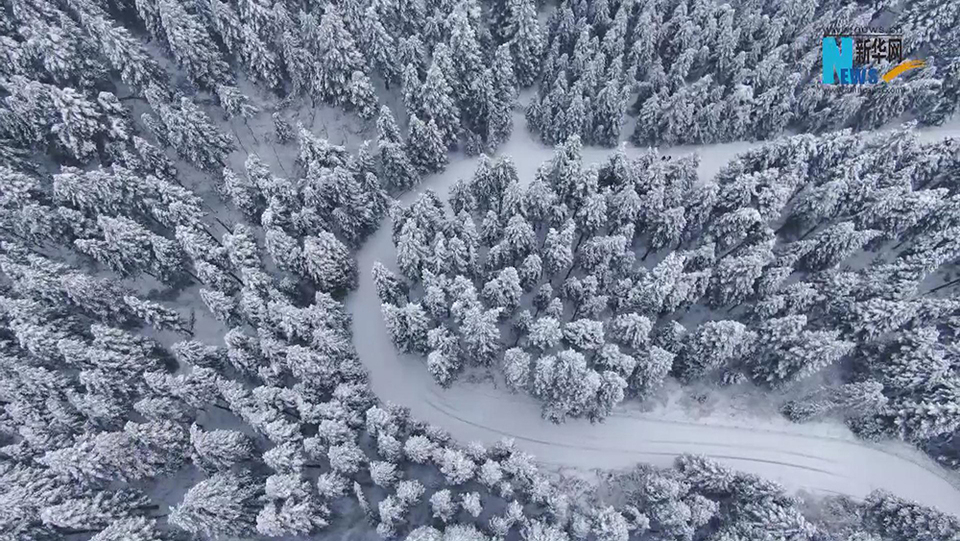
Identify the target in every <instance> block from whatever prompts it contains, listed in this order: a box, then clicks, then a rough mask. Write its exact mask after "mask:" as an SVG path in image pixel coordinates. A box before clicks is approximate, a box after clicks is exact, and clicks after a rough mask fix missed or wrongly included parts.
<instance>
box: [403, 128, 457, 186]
mask: <svg viewBox="0 0 960 541" xmlns="http://www.w3.org/2000/svg"><path fill="white" fill-rule="evenodd" d="M407 153H408V155H409V160H410V163H412V164H413V165H414V167H416V168H417V169H418V170H419V171H420V173H421V174H428V173H436V172H439V171H442V170H443V169H444V168H445V167H446V166H447V160H448V159H447V149H446V144H445V143H444V136H443V132H442V131H441V130H440V128H438V127H437V124H436V122H435V121H434V120H433V119H430V120H429V121H428V122H426V123H425V122H424V121H422V120H420V119H419V118H417V115H411V116H410V133H409V135H408V137H407Z"/></svg>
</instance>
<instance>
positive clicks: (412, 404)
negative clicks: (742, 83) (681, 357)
mask: <svg viewBox="0 0 960 541" xmlns="http://www.w3.org/2000/svg"><path fill="white" fill-rule="evenodd" d="M948 135H953V136H960V121H955V122H952V123H951V124H949V125H947V126H943V127H938V128H934V129H929V130H924V131H922V132H921V138H922V139H924V140H931V139H939V138H941V137H945V136H948ZM757 145H758V143H750V142H739V143H728V144H718V145H707V146H700V147H675V148H671V149H667V150H664V151H662V154H666V155H670V156H674V157H678V156H683V155H685V154H688V153H690V152H694V151H695V152H697V153H699V154H700V159H701V161H700V167H699V176H700V178H701V179H706V178H710V177H712V176H713V175H715V174H716V173H717V172H718V171H719V170H720V168H721V167H722V166H723V164H725V163H726V162H727V161H728V160H730V159H731V158H733V157H734V156H735V155H736V154H737V153H738V152H741V151H744V150H747V149H749V148H752V147H754V146H757ZM612 152H613V150H612V149H603V148H593V147H585V148H584V149H583V162H584V164H593V163H599V162H601V161H603V160H604V159H606V158H607V157H608V156H609V155H610V154H611V153H612ZM627 152H628V154H630V155H636V154H639V153H640V152H642V149H638V148H634V147H627ZM552 154H553V150H552V148H550V147H547V146H545V145H542V144H540V143H538V142H536V141H534V140H532V139H531V138H530V135H529V133H528V132H527V130H526V123H525V121H524V118H523V115H522V114H520V113H517V114H516V115H515V118H514V135H513V137H512V138H511V140H510V141H509V142H508V143H506V144H505V145H504V146H503V147H502V148H501V149H500V151H499V152H498V155H505V156H510V157H511V158H512V159H513V161H514V163H515V164H516V167H517V172H518V173H519V177H520V179H521V183H526V182H530V180H531V179H533V177H534V174H535V173H536V170H537V168H538V167H539V166H540V164H541V163H543V162H544V161H546V160H549V159H550V158H551V156H552ZM476 164H477V159H476V158H468V157H465V156H464V155H462V154H454V155H452V157H451V163H450V165H449V166H448V167H447V169H446V170H445V171H444V172H443V173H440V174H437V175H432V176H430V177H428V178H426V179H424V181H423V182H422V183H421V184H420V185H419V186H417V187H416V188H415V189H414V190H413V191H411V192H410V193H407V194H404V195H403V197H401V199H400V202H401V203H402V204H404V205H407V204H410V203H411V202H412V201H414V200H415V199H416V198H417V197H418V196H419V194H420V193H422V192H423V191H425V190H433V191H435V192H436V193H437V195H439V196H440V197H441V198H442V199H444V200H445V199H446V196H447V193H448V191H449V189H450V188H451V187H452V186H453V185H454V183H455V182H456V181H457V180H458V179H461V178H463V179H468V178H470V177H471V176H472V175H473V172H474V169H475V167H476ZM390 230H391V228H390V227H389V225H388V224H384V225H383V226H381V228H380V229H379V231H378V232H377V233H375V234H374V235H373V236H372V237H371V238H370V239H368V240H367V242H366V244H365V245H364V247H363V248H362V249H361V251H360V252H359V253H358V255H357V257H358V264H359V270H360V282H359V284H360V285H359V288H358V290H357V291H356V292H354V293H353V294H351V295H350V297H349V298H348V299H347V308H348V310H349V311H350V313H351V314H352V316H353V327H354V342H355V346H356V349H357V352H358V354H359V355H360V358H361V360H362V361H363V363H364V364H365V366H366V367H367V369H368V370H369V372H370V379H371V384H372V386H373V390H374V392H375V393H376V395H377V396H378V397H379V398H380V399H381V400H383V401H384V402H392V403H396V404H400V405H403V406H407V407H409V408H410V410H411V413H412V415H413V417H414V418H417V419H419V420H422V421H426V422H430V423H433V424H435V425H438V426H440V427H442V428H444V429H445V430H447V431H449V432H450V433H451V435H452V436H453V437H454V438H455V439H457V440H459V441H461V442H469V441H475V440H476V441H481V442H483V443H492V442H494V441H496V440H497V439H499V438H501V437H511V438H514V439H515V440H516V442H517V444H518V445H519V446H520V447H521V448H522V449H523V450H525V451H527V452H529V453H532V454H534V455H535V456H536V457H537V459H538V461H540V462H541V463H542V464H544V465H546V466H548V467H554V468H555V469H567V468H576V469H579V470H595V469H615V468H624V467H628V466H631V465H633V464H635V463H637V462H647V463H651V464H655V465H662V466H666V465H669V464H671V463H672V461H673V459H674V457H676V456H677V455H679V454H682V453H697V454H704V455H707V456H709V457H711V458H713V459H715V460H718V461H720V462H722V463H724V464H726V465H728V466H730V467H732V468H736V469H738V470H742V471H746V472H749V473H754V474H758V475H761V476H763V477H766V478H769V479H772V480H776V481H779V482H780V483H782V484H783V485H784V486H785V487H787V488H788V489H790V490H798V491H800V490H802V491H806V492H810V493H815V494H846V495H849V496H853V497H856V498H862V497H864V496H866V494H867V493H869V492H870V491H871V490H873V489H877V488H883V489H886V490H888V491H890V492H893V493H895V494H897V495H899V496H901V497H905V498H910V499H914V500H917V501H919V502H921V503H923V504H924V505H929V506H933V507H937V508H940V509H941V510H943V511H946V512H949V513H953V514H957V515H960V477H958V476H956V475H955V474H954V473H952V472H949V471H948V470H946V469H944V468H942V467H941V466H940V465H938V464H936V463H935V462H933V461H932V460H930V459H929V458H927V457H926V456H925V455H923V454H922V453H921V452H919V451H918V450H916V449H915V448H913V447H912V446H910V445H908V444H906V443H903V442H884V443H880V444H874V443H868V442H864V441H861V440H858V439H857V438H856V437H855V436H854V435H853V434H852V433H851V432H850V431H849V430H848V429H847V428H846V427H845V426H844V425H842V424H841V423H839V422H821V423H808V424H802V425H798V424H793V423H791V422H789V421H787V420H786V419H783V418H782V417H781V416H780V415H779V413H778V412H777V410H776V407H775V404H774V402H773V401H772V400H769V399H768V400H762V399H760V400H757V399H755V398H756V397H743V396H737V395H735V394H732V393H736V392H742V390H739V389H738V390H736V391H724V390H712V391H710V392H708V393H707V394H706V395H704V394H702V393H693V392H691V390H689V389H681V388H680V387H679V386H678V385H675V384H674V385H671V386H668V389H667V391H666V392H665V393H664V397H663V400H661V401H660V403H659V404H656V405H653V406H652V407H651V405H650V404H647V405H646V406H647V407H646V408H644V410H643V411H642V410H641V407H640V405H639V404H637V403H630V402H627V403H624V404H623V405H621V406H620V407H619V408H618V409H617V410H615V411H614V413H613V414H612V415H611V416H610V417H609V418H607V419H606V420H605V421H604V422H603V423H600V424H590V423H589V422H587V421H585V420H569V421H567V422H566V423H565V424H562V425H554V424H551V423H550V422H548V421H545V420H543V419H542V418H541V416H540V406H539V404H538V403H537V402H536V401H535V400H533V399H532V398H530V397H528V396H522V395H518V394H513V393H511V392H510V391H509V390H508V389H506V388H505V387H504V386H502V385H501V386H497V385H496V380H495V378H494V380H493V382H492V383H491V381H489V380H488V381H483V382H479V383H478V382H470V381H466V378H461V380H460V381H458V382H456V383H454V384H453V386H452V387H451V388H449V389H442V388H441V387H439V386H438V385H437V384H436V383H435V382H434V381H433V379H432V377H431V375H430V374H429V372H428V371H427V369H426V366H425V363H424V360H423V359H422V358H420V357H417V356H411V355H403V354H401V353H399V352H398V351H397V350H396V349H395V348H394V346H393V344H392V342H391V341H390V338H389V335H388V334H387V330H386V326H385V325H384V322H383V318H382V316H381V312H380V300H379V298H378V297H377V294H376V291H375V288H374V285H373V280H372V278H371V273H370V270H371V268H372V265H373V263H374V262H375V261H378V260H379V261H381V262H382V263H383V264H384V265H386V266H387V267H388V268H392V269H395V268H396V251H395V249H394V247H393V243H392V241H391V235H390Z"/></svg>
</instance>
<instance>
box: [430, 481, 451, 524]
mask: <svg viewBox="0 0 960 541" xmlns="http://www.w3.org/2000/svg"><path fill="white" fill-rule="evenodd" d="M430 508H431V510H432V511H433V516H434V517H435V518H438V519H440V520H442V521H443V522H449V521H450V520H452V519H453V517H454V515H455V514H456V512H457V503H456V502H455V501H454V499H453V495H452V494H451V493H450V490H449V489H443V490H438V491H437V492H434V493H433V495H432V496H430Z"/></svg>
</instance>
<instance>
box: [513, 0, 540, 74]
mask: <svg viewBox="0 0 960 541" xmlns="http://www.w3.org/2000/svg"><path fill="white" fill-rule="evenodd" d="M507 1H508V2H509V5H510V13H511V15H512V17H513V20H512V25H511V27H510V29H509V30H507V32H508V33H509V35H510V36H511V40H510V52H511V53H513V60H514V69H515V70H516V73H517V83H518V84H519V86H520V87H522V88H526V87H528V86H530V85H532V84H533V83H534V82H535V81H536V79H537V78H538V76H539V74H540V59H541V54H542V52H543V37H542V35H541V30H540V22H539V21H538V20H537V4H536V2H535V1H534V0H507Z"/></svg>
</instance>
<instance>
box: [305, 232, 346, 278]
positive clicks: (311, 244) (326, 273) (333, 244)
mask: <svg viewBox="0 0 960 541" xmlns="http://www.w3.org/2000/svg"><path fill="white" fill-rule="evenodd" d="M303 259H304V266H305V268H306V271H307V273H308V274H309V275H310V277H311V278H312V279H313V280H314V282H315V283H316V284H317V287H319V288H320V289H321V290H323V291H327V292H331V291H347V290H350V289H353V288H354V287H355V286H356V283H357V263H356V261H355V260H354V259H353V256H351V255H350V251H349V250H347V247H346V246H344V245H343V243H342V242H340V241H339V240H337V238H336V237H334V236H333V234H332V233H329V232H326V231H321V232H320V233H319V234H318V235H316V236H311V237H307V238H306V240H304V242H303Z"/></svg>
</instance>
